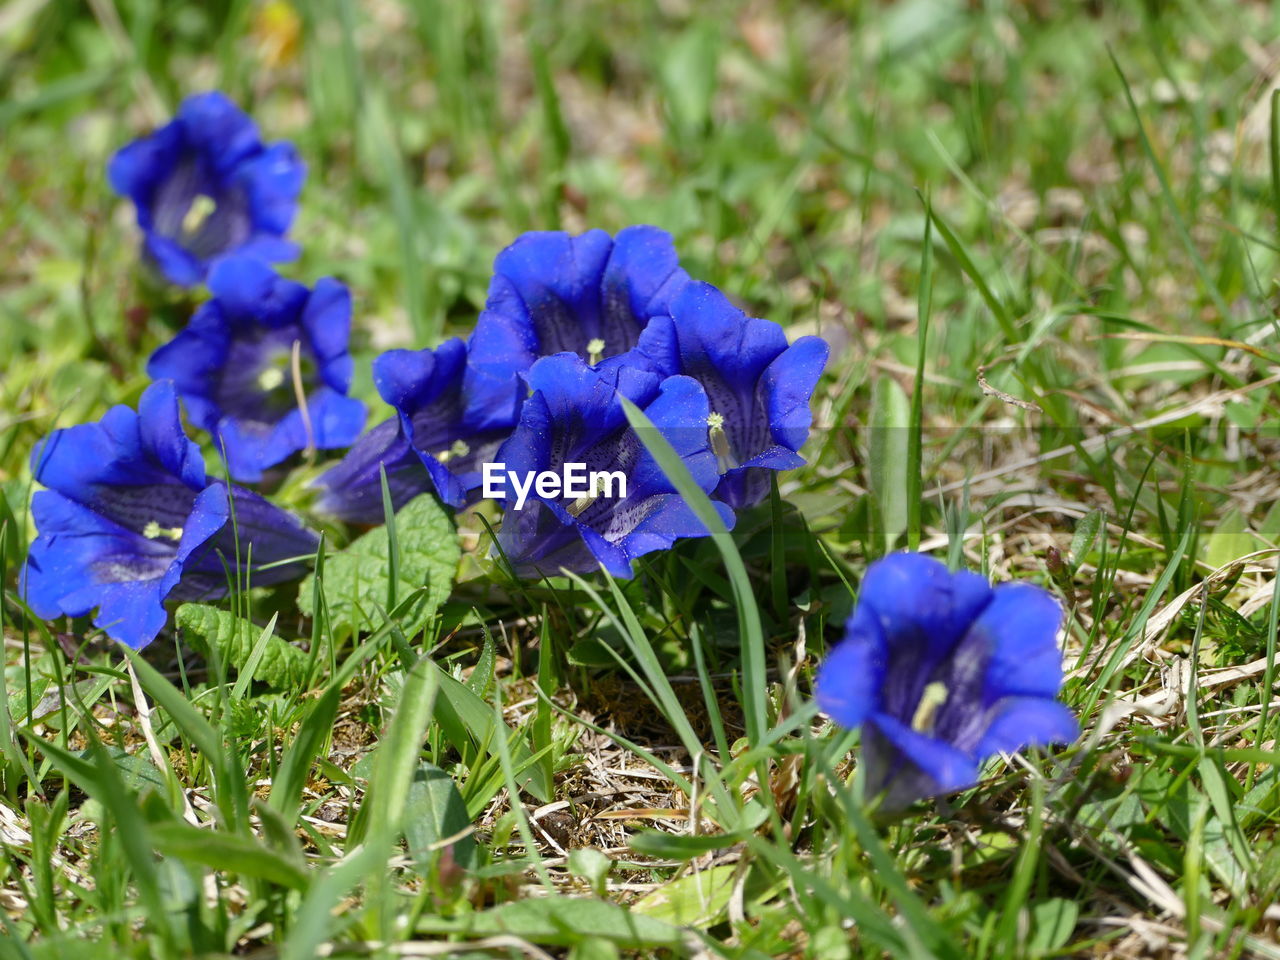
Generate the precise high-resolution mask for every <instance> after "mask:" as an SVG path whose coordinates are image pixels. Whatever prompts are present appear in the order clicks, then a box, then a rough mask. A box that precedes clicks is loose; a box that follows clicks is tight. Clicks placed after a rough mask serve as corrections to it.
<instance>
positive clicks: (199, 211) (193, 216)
mask: <svg viewBox="0 0 1280 960" xmlns="http://www.w3.org/2000/svg"><path fill="white" fill-rule="evenodd" d="M217 209H218V205H217V203H215V202H214V199H213V197H207V196H205V195H204V194H203V193H201V194H197V195H196V198H195V199H194V200H192V201H191V207H190V209H189V210H187V215H186V216H185V217H183V218H182V230H183V232H184V233H187V234H192V233H195V232H196V231H197V230H199V229H200V228H201V227H203V226H204V222H205V221H206V220H208V219H209V217H210V216H211V215H212V214H213V211H215V210H217Z"/></svg>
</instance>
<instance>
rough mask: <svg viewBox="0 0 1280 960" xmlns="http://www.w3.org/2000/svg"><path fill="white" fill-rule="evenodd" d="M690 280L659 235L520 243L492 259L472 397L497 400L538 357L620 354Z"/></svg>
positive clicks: (633, 231) (552, 234) (533, 236)
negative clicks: (490, 394)
mask: <svg viewBox="0 0 1280 960" xmlns="http://www.w3.org/2000/svg"><path fill="white" fill-rule="evenodd" d="M688 282H689V275H688V274H686V273H685V272H684V270H682V269H681V268H680V264H679V260H678V258H677V257H676V252H675V247H674V245H673V244H672V241H671V236H670V235H669V234H667V233H666V232H665V231H662V230H659V229H658V228H657V227H649V226H633V227H627V228H626V229H624V230H621V231H619V233H618V235H617V236H616V237H610V236H609V234H607V233H605V232H604V231H603V230H589V231H587V232H586V233H584V234H581V235H580V236H576V237H575V236H570V235H569V234H567V233H563V232H559V231H546V232H537V231H535V232H531V233H526V234H524V235H522V236H521V237H519V238H518V239H517V240H516V241H515V242H514V243H512V244H511V246H509V247H507V248H506V249H505V250H503V251H502V252H501V253H500V254H498V256H497V259H496V260H495V261H494V265H493V279H492V281H491V282H490V284H489V295H488V299H487V301H486V303H485V308H484V311H483V312H482V313H481V314H480V318H479V320H478V321H477V323H476V329H475V331H474V332H473V333H472V335H471V339H470V342H469V347H470V356H471V365H472V367H473V368H474V374H473V379H474V380H475V385H474V392H475V394H476V396H477V397H481V396H482V395H483V394H485V393H487V392H494V393H496V394H497V396H498V397H499V398H504V397H505V396H506V395H507V394H508V393H509V392H510V390H511V383H512V381H513V380H514V379H515V376H516V375H518V374H519V373H523V372H524V371H526V370H528V369H529V368H530V367H531V366H532V365H533V363H534V361H535V360H537V359H538V358H539V357H546V356H550V355H552V354H555V353H560V352H563V351H571V352H573V353H576V354H578V356H580V357H582V359H584V360H587V361H588V362H590V363H595V362H596V361H598V360H601V359H604V358H606V357H613V356H617V355H619V354H623V353H626V352H627V351H628V350H631V349H632V347H634V346H635V345H636V342H637V341H638V340H639V339H640V333H641V331H642V330H643V329H644V328H645V325H646V324H647V323H648V321H649V318H650V317H653V316H656V315H658V314H663V313H666V312H667V306H668V304H669V303H670V302H671V299H672V297H674V296H675V295H676V294H677V293H678V292H679V291H680V290H681V289H682V288H683V287H684V285H685V284H686V283H688ZM513 371H514V373H513Z"/></svg>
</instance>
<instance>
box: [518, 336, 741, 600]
mask: <svg viewBox="0 0 1280 960" xmlns="http://www.w3.org/2000/svg"><path fill="white" fill-rule="evenodd" d="M527 379H528V384H529V388H530V389H531V390H532V391H533V392H532V394H531V395H530V396H529V398H528V399H527V400H526V401H525V403H524V406H523V408H522V409H521V412H520V422H519V424H518V425H517V426H516V429H515V431H514V432H513V433H512V434H511V437H510V439H509V440H507V441H506V442H505V443H504V444H503V445H502V447H501V448H500V449H499V450H498V452H497V454H496V455H495V457H494V461H495V462H497V463H501V464H504V465H505V471H506V472H507V473H509V474H514V475H516V476H517V477H521V478H529V477H534V476H537V475H538V474H539V473H542V472H556V473H562V472H563V469H564V465H565V464H567V463H580V464H584V465H585V468H586V470H587V471H599V472H614V471H617V472H621V473H622V474H623V475H624V476H625V478H626V496H625V497H619V496H616V493H617V492H618V491H617V489H615V490H614V491H613V493H614V494H615V495H614V496H608V495H604V494H605V491H604V490H603V489H600V488H597V490H596V491H595V495H591V494H588V495H586V496H579V497H573V498H570V497H567V496H557V497H549V496H540V495H539V494H538V491H537V490H536V488H535V490H534V491H533V492H531V493H530V494H529V499H528V501H527V502H526V503H525V504H524V505H523V508H522V509H519V510H517V509H515V500H516V499H517V498H516V496H515V495H514V491H513V484H512V483H510V482H504V484H503V490H502V491H501V492H502V493H503V494H504V496H503V499H504V502H505V506H506V511H505V513H504V515H503V519H502V527H501V530H500V531H499V534H498V545H499V547H500V548H501V550H502V552H503V553H504V554H505V555H506V557H507V559H508V560H509V561H510V562H511V563H512V566H513V567H514V568H515V570H516V572H517V573H518V574H519V575H521V576H539V575H542V574H547V575H550V574H555V573H557V572H559V571H560V570H561V569H567V570H570V571H573V572H575V573H585V572H589V571H594V570H598V569H599V568H600V566H601V565H603V566H604V567H605V569H607V570H608V571H609V572H610V573H611V574H613V575H614V576H616V577H630V576H631V574H632V569H631V564H632V561H633V560H634V559H635V558H636V557H639V556H642V555H643V554H646V553H649V552H650V551H653V550H662V549H666V548H667V547H669V546H670V545H671V544H672V542H674V541H675V540H677V539H679V538H680V537H703V536H707V534H708V531H707V529H706V527H705V526H704V525H703V523H702V522H701V521H700V520H699V519H698V518H697V517H696V516H695V514H694V513H693V511H692V510H691V509H690V507H689V505H688V504H687V503H686V502H685V501H684V499H683V498H682V497H681V496H680V495H679V494H677V493H676V492H675V489H674V488H673V487H672V486H671V483H670V481H668V480H667V478H666V476H665V475H664V474H663V472H662V470H661V468H660V467H659V466H658V464H657V462H656V461H654V459H653V458H652V457H651V456H650V454H649V453H648V451H647V450H646V449H645V448H644V446H643V444H642V443H641V441H640V439H639V437H637V436H636V434H635V432H634V431H633V430H632V429H631V428H630V427H629V425H628V423H627V419H626V415H625V413H624V412H623V409H622V403H621V400H620V397H626V398H627V399H628V400H630V401H631V402H632V403H634V404H636V405H637V406H638V407H640V408H641V409H642V410H643V411H644V412H645V414H646V415H647V416H648V417H649V419H650V420H651V421H652V422H653V424H654V425H655V426H656V427H657V428H658V430H660V431H661V432H662V434H663V435H664V436H665V437H666V438H667V440H668V441H669V442H670V443H671V445H672V446H673V447H674V448H675V451H676V452H677V453H678V454H679V455H680V457H681V459H683V460H684V462H685V464H686V466H687V467H688V468H689V471H690V472H691V473H692V475H693V478H694V479H695V480H696V481H697V483H698V485H699V486H701V487H702V489H703V490H705V491H710V490H712V489H713V488H714V487H715V485H716V483H717V481H718V479H719V474H718V471H717V470H716V462H715V455H714V454H713V453H712V452H711V449H710V447H709V446H708V442H707V429H706V418H707V413H708V407H707V397H706V394H705V393H704V392H703V390H702V388H701V387H700V386H699V385H698V383H697V381H695V380H693V379H691V378H689V377H680V376H675V377H665V378H664V377H662V376H661V375H659V374H657V373H654V372H653V371H651V370H647V369H644V368H642V367H636V366H633V365H631V364H629V363H627V362H626V360H625V358H623V357H615V358H613V359H612V360H605V361H603V362H602V363H600V364H597V365H594V366H592V365H590V364H588V363H586V362H585V361H584V360H583V359H582V358H581V357H579V356H578V355H576V354H573V353H568V352H566V353H560V354H556V355H555V356H552V357H546V358H543V359H541V360H539V361H538V362H537V363H535V364H534V365H533V368H532V369H531V370H530V371H529V374H528V375H527ZM521 482H524V483H527V482H528V481H527V480H522V481H521ZM716 507H717V509H718V510H719V512H720V515H721V517H722V519H723V520H724V522H725V525H726V526H729V527H731V526H732V525H733V512H732V511H731V510H730V509H729V508H728V507H726V506H725V505H724V504H721V503H717V504H716Z"/></svg>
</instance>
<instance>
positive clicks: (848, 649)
mask: <svg viewBox="0 0 1280 960" xmlns="http://www.w3.org/2000/svg"><path fill="white" fill-rule="evenodd" d="M887 668H888V650H887V649H886V645H885V638H884V632H883V631H882V630H881V629H880V624H879V622H878V621H877V620H876V618H875V616H874V615H873V614H872V613H871V612H870V608H867V607H861V606H859V607H858V608H857V609H856V610H855V611H854V613H853V616H852V617H850V618H849V625H848V627H847V628H846V630H845V635H844V639H843V640H842V641H841V642H840V643H839V644H837V645H836V647H835V649H833V650H832V651H831V652H830V653H828V654H827V658H826V660H824V661H823V663H822V666H821V667H819V668H818V677H817V681H816V684H815V690H814V692H815V695H816V698H817V701H818V706H819V707H821V708H822V712H823V713H825V714H826V715H827V716H829V717H830V718H831V719H832V720H834V721H835V722H836V723H838V724H840V726H842V727H845V728H847V729H850V730H852V729H854V728H856V727H859V726H861V725H862V723H863V721H864V720H865V719H866V718H867V716H868V714H870V713H871V712H872V711H874V710H877V709H878V708H879V703H880V687H881V685H882V684H883V683H884V677H885V671H886V670H887Z"/></svg>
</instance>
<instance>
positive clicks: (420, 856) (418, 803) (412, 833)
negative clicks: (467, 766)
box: [404, 761, 476, 870]
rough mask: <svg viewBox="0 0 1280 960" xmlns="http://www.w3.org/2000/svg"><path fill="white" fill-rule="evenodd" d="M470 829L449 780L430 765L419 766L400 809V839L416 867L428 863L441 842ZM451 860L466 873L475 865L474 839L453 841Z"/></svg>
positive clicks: (469, 821)
mask: <svg viewBox="0 0 1280 960" xmlns="http://www.w3.org/2000/svg"><path fill="white" fill-rule="evenodd" d="M470 825H471V819H470V818H469V817H468V816H467V805H466V803H465V802H464V801H463V799H462V794H461V793H459V792H458V785H457V784H456V783H454V782H453V778H452V777H451V776H449V775H448V774H447V773H445V772H444V771H443V770H441V769H440V768H439V767H437V766H435V765H434V764H430V763H426V762H425V761H424V762H423V763H420V764H419V765H418V769H417V771H416V772H415V773H414V776H413V782H412V783H410V784H409V795H408V797H407V799H406V800H405V807H404V838H405V842H406V843H407V844H408V846H409V855H410V856H412V857H413V859H414V860H416V861H417V862H418V863H419V864H426V863H429V862H430V861H431V860H432V859H434V858H435V857H436V856H437V855H438V853H439V850H438V849H437V848H436V844H438V843H439V842H440V841H441V840H446V839H448V838H449V837H456V836H457V835H458V834H459V833H462V831H464V830H466V829H467V827H469V826H470ZM452 846H453V860H454V863H456V864H457V865H458V866H460V867H462V868H463V869H466V870H469V869H470V868H471V867H472V866H474V865H475V859H476V838H475V835H474V834H467V835H466V836H464V837H460V838H459V839H457V840H455V841H454V842H453V844H452Z"/></svg>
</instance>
